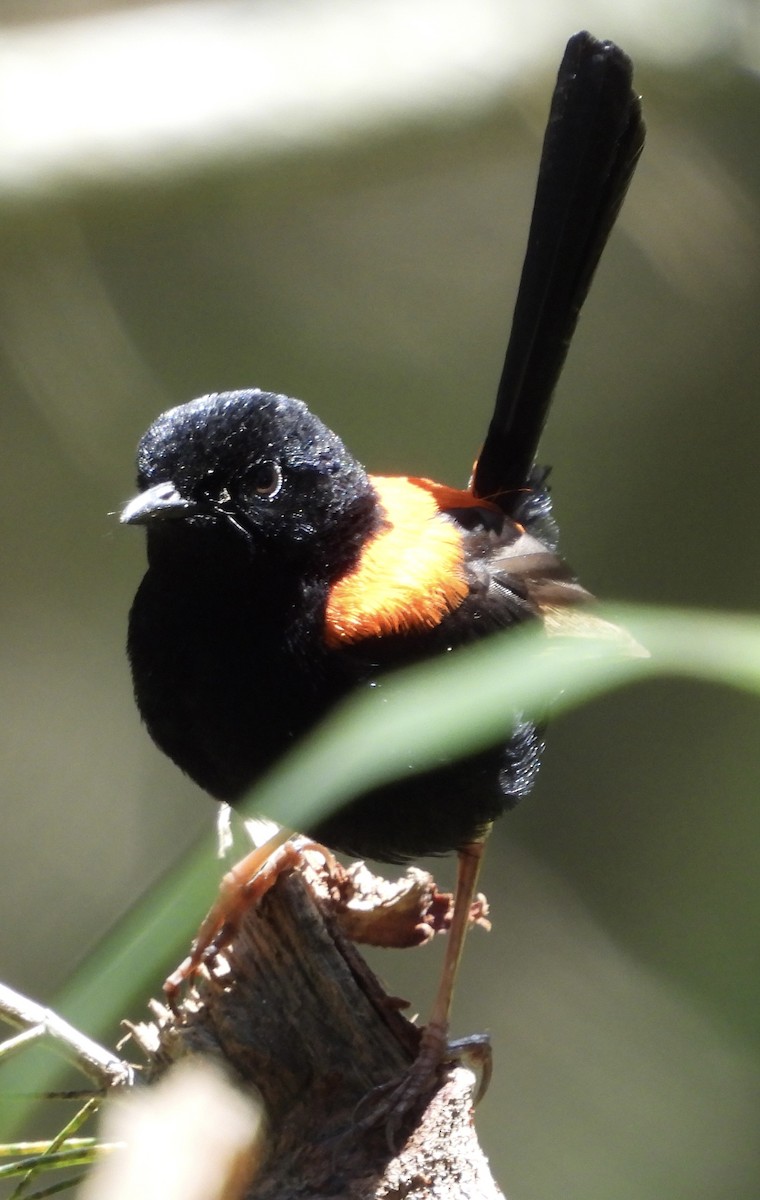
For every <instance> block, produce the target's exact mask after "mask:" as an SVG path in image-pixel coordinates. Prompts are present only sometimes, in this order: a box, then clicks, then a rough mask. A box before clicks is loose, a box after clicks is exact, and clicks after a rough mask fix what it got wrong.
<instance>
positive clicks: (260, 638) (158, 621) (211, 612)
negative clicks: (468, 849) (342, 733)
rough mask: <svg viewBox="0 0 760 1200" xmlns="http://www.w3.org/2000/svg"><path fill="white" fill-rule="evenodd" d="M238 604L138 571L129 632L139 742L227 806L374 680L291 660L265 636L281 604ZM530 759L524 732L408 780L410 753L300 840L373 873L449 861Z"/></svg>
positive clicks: (281, 644)
mask: <svg viewBox="0 0 760 1200" xmlns="http://www.w3.org/2000/svg"><path fill="white" fill-rule="evenodd" d="M246 599H247V601H248V603H247V605H244V604H242V603H241V602H240V600H241V597H239V596H230V595H225V594H224V593H223V592H222V591H220V589H219V587H218V581H217V583H215V585H214V586H213V587H210V588H205V587H203V583H202V580H199V579H197V578H196V580H195V581H194V586H193V587H188V586H182V587H178V586H176V585H175V582H174V581H172V580H171V579H170V578H169V577H167V576H164V575H163V574H162V573H156V572H154V571H149V572H148V574H147V575H146V576H145V578H144V579H143V581H142V584H141V586H140V588H139V590H138V593H137V596H136V598H135V602H134V605H133V608H132V612H131V614H130V628H129V655H130V660H131V663H132V672H133V679H134V687H135V696H136V699H137V704H138V707H139V709H140V712H141V714H142V716H143V719H144V721H145V723H146V725H147V727H148V731H149V732H150V734H151V737H152V738H153V740H154V741H155V743H156V744H157V745H158V747H159V748H160V749H161V750H163V751H164V753H166V754H167V755H168V756H169V757H170V758H171V759H173V761H174V762H175V763H176V764H177V765H178V766H179V767H181V768H182V770H183V771H185V772H186V773H187V774H188V775H189V776H190V777H191V778H192V779H193V780H194V781H195V782H196V783H197V784H198V785H199V786H200V787H201V788H203V789H204V790H205V791H207V792H209V793H210V794H211V795H213V796H215V797H216V798H217V799H219V800H226V801H228V802H229V803H231V804H233V805H234V804H235V803H236V802H238V801H239V800H241V799H242V798H243V796H244V795H245V794H246V793H247V792H248V791H249V790H250V789H251V787H252V786H253V785H254V784H255V782H256V780H257V779H258V778H259V777H260V776H261V775H262V773H263V772H264V771H265V770H266V769H267V768H268V767H270V766H271V765H272V764H273V763H274V762H275V761H276V760H277V759H278V758H279V757H280V756H281V755H282V754H284V753H286V751H287V750H288V749H289V748H290V747H291V745H293V744H294V743H295V741H296V740H297V739H298V738H299V737H301V736H302V735H303V734H305V733H307V732H309V730H311V729H312V728H313V727H314V726H315V725H316V724H317V723H318V722H319V720H320V719H321V718H322V717H323V716H325V714H326V713H327V712H328V711H329V710H330V708H331V707H332V706H333V705H334V704H336V703H337V702H339V701H340V700H341V699H343V698H344V697H345V696H347V695H348V694H350V692H351V691H353V690H354V689H356V688H361V687H362V686H363V685H366V684H367V683H368V682H369V681H370V680H371V679H372V678H373V677H374V676H375V675H376V674H377V668H374V667H373V666H372V665H371V664H369V663H367V662H366V661H363V660H359V659H357V658H356V657H355V656H351V655H348V656H345V655H341V654H340V653H336V652H335V651H327V650H325V652H324V653H323V654H321V655H320V654H315V651H314V647H315V645H319V642H318V639H317V638H315V637H312V636H309V638H308V646H309V653H308V654H301V652H300V651H301V641H300V639H299V638H297V637H295V638H294V637H293V636H292V633H291V634H290V635H289V634H288V633H287V630H286V628H277V627H276V622H278V621H279V622H281V623H283V625H286V624H287V622H288V620H289V615H288V614H289V610H290V613H291V615H292V605H290V604H288V603H286V598H285V597H280V598H279V602H278V603H277V604H275V605H274V606H272V605H271V604H270V605H269V607H268V609H266V610H264V609H259V610H256V609H253V610H252V607H251V604H250V591H249V592H248V593H247V596H246ZM241 614H244V615H245V619H242V617H241ZM305 619H306V617H305V616H304V613H303V611H302V612H301V621H303V620H305ZM431 649H432V648H431ZM417 656H418V655H415V657H417ZM423 657H424V655H423ZM539 749H540V745H539V738H538V735H537V734H536V731H535V729H534V728H533V727H532V726H529V725H524V726H521V727H520V729H519V731H518V732H517V733H515V734H514V735H513V736H512V737H511V738H510V739H509V740H508V742H507V745H506V748H505V747H504V746H502V747H499V748H494V749H489V750H487V751H485V752H480V753H478V754H477V755H473V756H470V757H468V758H464V759H459V760H457V761H442V762H441V763H440V765H439V766H437V767H436V768H435V769H433V770H427V771H424V772H420V773H413V769H412V763H411V754H410V769H409V773H408V774H407V775H406V776H405V777H403V778H401V779H400V780H398V781H396V782H394V783H392V784H388V785H386V786H383V787H381V788H377V789H374V790H372V791H371V792H368V793H366V794H364V795H362V796H359V797H357V798H356V799H355V800H353V801H352V802H350V803H349V804H348V805H347V806H345V807H343V808H341V809H340V810H338V811H337V812H335V813H334V814H332V815H331V816H329V817H328V818H326V819H324V820H322V821H319V822H317V823H316V824H315V826H314V827H313V828H311V829H306V830H304V831H303V832H306V833H309V834H311V835H313V836H314V837H316V838H318V839H319V840H320V841H323V842H324V843H325V844H326V845H329V846H331V847H332V848H334V849H336V850H343V851H345V852H347V853H349V854H353V855H357V856H360V857H368V858H376V859H380V860H384V861H398V862H400V861H404V860H407V859H410V858H416V857H419V856H422V855H425V854H443V853H446V852H448V851H451V850H455V849H457V848H459V847H460V846H462V845H466V844H467V843H468V842H470V841H472V840H474V839H475V838H477V837H478V836H479V835H481V834H482V833H483V832H484V831H485V829H486V828H487V827H488V825H489V824H490V823H491V822H492V821H493V820H494V819H495V818H496V817H497V816H498V815H499V814H500V813H501V812H502V810H503V809H504V808H505V807H511V806H512V805H513V804H515V803H516V802H517V801H518V800H519V799H521V798H522V796H523V795H525V794H526V793H527V791H529V790H530V786H531V784H532V782H533V778H534V775H535V772H536V769H537V766H538V755H539Z"/></svg>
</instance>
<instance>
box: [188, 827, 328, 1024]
mask: <svg viewBox="0 0 760 1200" xmlns="http://www.w3.org/2000/svg"><path fill="white" fill-rule="evenodd" d="M311 849H313V850H318V851H319V852H320V853H321V854H322V855H324V856H325V857H327V858H328V860H330V861H331V860H332V855H331V854H330V852H329V850H327V849H325V847H324V846H320V845H319V844H318V843H317V842H312V841H310V840H309V839H307V838H296V839H294V838H293V836H292V834H291V833H290V832H289V831H288V830H284V829H278V831H277V833H276V834H274V836H273V837H271V838H269V840H268V841H266V842H264V844H263V845H262V846H256V847H255V848H254V849H253V850H251V852H250V853H249V854H246V856H245V858H241V859H240V861H239V862H237V863H235V865H234V867H232V868H231V869H230V870H229V871H228V872H227V874H226V875H225V876H224V877H223V878H222V882H221V883H220V885H219V894H218V895H217V898H216V900H215V902H214V904H213V906H212V907H211V909H210V910H209V912H208V913H207V914H206V916H205V917H204V919H203V921H202V923H201V926H200V929H199V930H198V933H197V934H196V936H195V940H194V941H193V945H192V948H191V950H190V954H189V955H188V957H187V958H186V959H185V961H184V962H183V963H181V964H180V966H179V967H178V968H177V970H176V971H174V972H173V973H172V974H171V975H170V976H169V977H168V979H167V980H166V982H165V983H164V995H165V996H166V1000H167V1003H168V1004H169V1007H170V1008H171V1009H173V1010H176V1005H177V996H178V993H179V990H180V988H181V987H182V984H183V983H185V982H186V981H187V980H188V979H192V977H193V976H194V975H195V972H196V971H197V970H198V967H199V966H200V965H201V963H202V962H204V961H207V960H208V959H210V958H213V957H214V955H215V954H217V953H218V952H219V951H220V950H221V949H222V948H223V947H224V946H225V945H227V944H228V943H229V942H230V941H231V940H232V938H233V937H234V936H235V931H236V929H237V927H238V925H239V924H240V920H241V918H242V916H243V915H244V913H246V912H247V910H248V909H249V908H250V907H251V906H252V905H255V904H258V903H259V901H260V900H261V899H262V898H263V897H264V896H265V895H266V894H267V892H268V891H269V889H270V888H272V887H273V886H274V885H275V883H276V882H277V880H278V878H279V876H280V875H281V874H282V873H283V871H287V870H289V869H290V868H292V867H297V866H300V865H301V863H302V862H303V852H304V850H311Z"/></svg>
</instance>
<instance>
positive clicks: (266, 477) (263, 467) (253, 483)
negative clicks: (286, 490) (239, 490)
mask: <svg viewBox="0 0 760 1200" xmlns="http://www.w3.org/2000/svg"><path fill="white" fill-rule="evenodd" d="M247 482H248V485H249V487H250V488H251V490H252V491H253V492H255V493H256V495H257V496H263V497H264V498H265V499H267V500H271V499H272V497H273V496H276V495H277V493H278V492H279V490H280V488H281V487H282V471H281V470H280V467H279V464H278V463H276V462H260V463H257V464H256V466H255V467H254V468H253V470H252V471H250V472H249V474H248V479H247Z"/></svg>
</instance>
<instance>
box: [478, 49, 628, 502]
mask: <svg viewBox="0 0 760 1200" xmlns="http://www.w3.org/2000/svg"><path fill="white" fill-rule="evenodd" d="M631 80H632V66H631V62H630V59H629V58H628V57H627V56H626V55H625V54H624V53H623V51H622V50H620V49H619V48H618V47H617V46H616V45H614V44H613V43H612V42H599V41H597V40H596V39H595V38H593V37H592V36H591V35H590V34H589V33H585V32H583V33H578V34H576V35H575V36H574V37H572V38H571V39H570V41H569V42H568V44H567V49H566V51H565V55H564V58H563V60H562V64H561V66H560V69H559V74H558V76H557V85H556V88H555V91H554V96H553V99H552V105H551V110H550V113H549V122H548V125H547V129H546V135H545V138H544V145H543V150H542V155H541V164H540V167H539V174H538V183H537V187H536V198H535V203H534V208H533V216H532V218H531V225H530V232H529V235H528V245H527V249H526V253H525V261H524V264H523V270H522V276H521V280H520V287H519V290H518V295H517V301H516V304H515V312H514V317H513V322H512V330H511V334H510V338H509V345H508V347H507V352H506V358H505V361H504V368H503V371H502V375H501V380H500V382H499V387H498V391H497V395H496V404H495V410H494V415H493V418H492V420H491V424H490V427H489V429H488V433H487V435H486V440H485V443H484V445H483V450H482V452H481V455H480V457H479V460H478V462H477V465H476V467H475V471H474V475H473V480H472V490H473V492H474V494H475V495H476V496H478V497H480V498H485V497H488V498H490V499H497V498H498V502H499V504H500V506H501V507H502V508H503V509H504V511H505V512H507V513H508V514H509V515H513V511H514V509H515V507H516V506H517V505H518V504H519V502H520V489H524V488H525V487H526V485H527V483H528V479H529V475H530V471H531V468H532V466H533V461H534V458H535V453H536V448H537V445H538V440H539V438H540V436H541V432H542V429H543V426H544V422H545V420H546V415H547V412H548V409H549V405H550V402H551V398H552V393H553V391H554V388H555V385H556V383H557V379H558V378H559V375H560V372H561V370H562V366H563V364H564V361H565V357H566V355H567V351H568V347H569V345H570V340H571V338H572V335H573V332H574V330H575V326H576V323H577V320H578V315H579V313H580V310H581V307H582V305H583V302H584V300H585V299H586V295H587V293H588V290H589V287H590V284H591V280H592V278H593V275H594V271H595V270H596V267H597V264H598V262H599V259H600V257H601V254H602V250H603V249H604V246H605V243H606V241H607V238H608V236H609V234H610V231H611V229H612V226H613V224H614V222H615V219H616V217H617V215H618V212H619V210H620V206H621V204H622V202H623V198H624V197H625V193H626V191H627V189H628V185H629V183H630V181H631V177H632V175H633V172H634V169H635V167H636V163H637V161H638V158H639V155H640V153H641V150H642V147H643V144H644V134H645V127H644V123H643V120H642V117H641V106H640V102H639V97H638V96H637V95H636V93H635V92H634V91H633V90H632V88H631Z"/></svg>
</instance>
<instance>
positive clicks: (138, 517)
mask: <svg viewBox="0 0 760 1200" xmlns="http://www.w3.org/2000/svg"><path fill="white" fill-rule="evenodd" d="M197 508H198V506H197V505H196V504H194V503H193V502H192V500H185V498H184V497H183V496H180V494H179V492H178V491H177V489H176V488H175V486H174V484H173V483H157V484H156V486H155V487H152V488H148V490H147V491H146V492H140V493H139V495H137V496H135V497H134V498H133V499H132V500H130V501H129V503H128V504H126V505H125V506H124V508H123V509H122V513H121V517H120V518H119V519H120V521H121V523H122V525H149V524H151V523H152V522H153V521H170V520H177V519H178V518H181V517H189V516H190V515H191V514H192V513H194V512H196V511H197Z"/></svg>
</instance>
